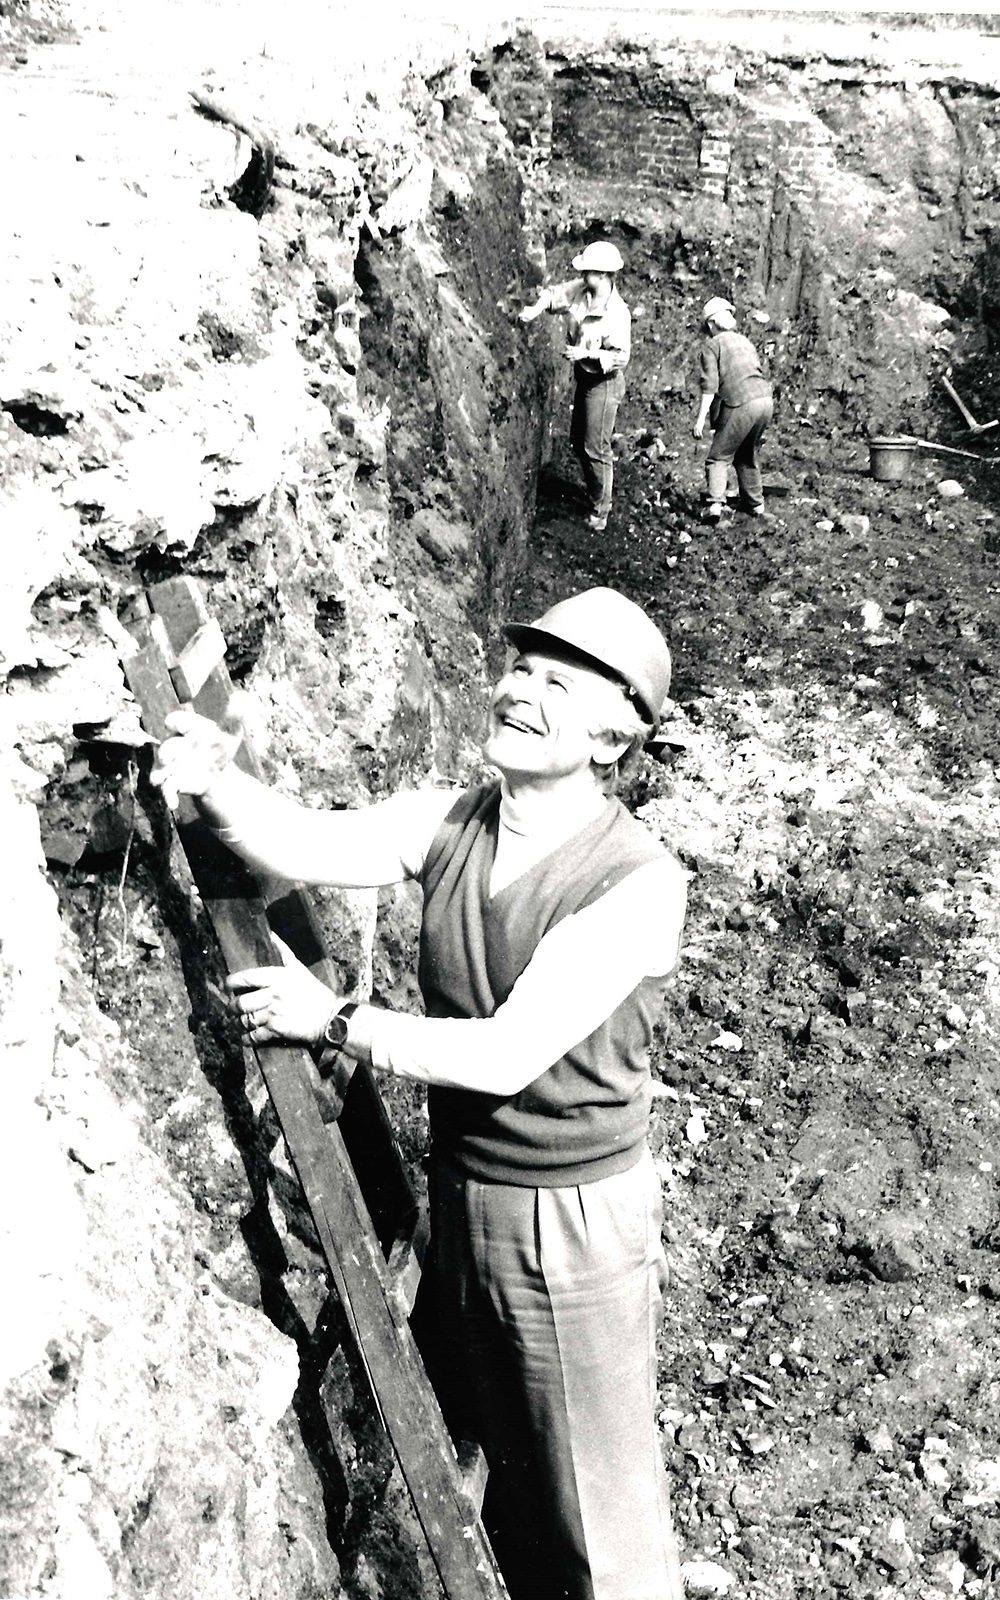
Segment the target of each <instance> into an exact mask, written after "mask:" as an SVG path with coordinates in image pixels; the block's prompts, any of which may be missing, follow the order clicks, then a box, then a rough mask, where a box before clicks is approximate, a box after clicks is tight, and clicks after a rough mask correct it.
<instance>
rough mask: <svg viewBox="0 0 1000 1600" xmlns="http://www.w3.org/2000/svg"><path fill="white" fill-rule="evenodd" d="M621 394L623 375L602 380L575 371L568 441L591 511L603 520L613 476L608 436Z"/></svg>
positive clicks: (622, 392)
mask: <svg viewBox="0 0 1000 1600" xmlns="http://www.w3.org/2000/svg"><path fill="white" fill-rule="evenodd" d="M624 394H625V374H624V373H623V372H612V373H609V374H608V376H607V377H604V378H595V377H592V376H591V375H590V374H588V373H585V372H584V373H581V372H577V375H576V392H575V393H574V396H573V416H572V419H571V421H570V427H569V442H570V444H571V445H572V446H573V453H574V454H575V456H576V459H577V460H578V461H579V463H580V468H581V471H582V472H583V481H584V483H585V484H586V486H587V496H588V498H589V500H590V509H591V511H592V512H593V513H594V515H595V516H598V517H606V516H607V514H608V512H609V511H610V510H611V492H612V489H613V488H614V477H615V459H614V456H613V454H612V451H611V436H612V434H613V433H614V429H615V418H616V417H617V415H618V407H619V406H620V405H621V402H622V398H623V396H624Z"/></svg>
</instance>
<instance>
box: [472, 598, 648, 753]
mask: <svg viewBox="0 0 1000 1600" xmlns="http://www.w3.org/2000/svg"><path fill="white" fill-rule="evenodd" d="M504 633H505V634H506V635H507V638H508V639H509V640H510V642H511V644H513V645H514V646H515V647H516V648H517V649H518V650H537V651H539V652H540V653H541V654H542V655H544V654H545V653H546V651H551V650H552V648H553V646H555V647H556V648H557V649H558V650H559V651H560V652H562V653H564V654H565V653H566V652H568V653H569V655H570V657H571V658H572V659H573V660H577V661H579V662H581V664H582V665H583V666H587V667H590V668H591V669H592V670H593V671H595V672H599V673H601V675H602V676H603V677H605V678H611V679H612V680H613V681H614V682H616V683H620V684H621V685H622V687H623V688H624V689H625V691H626V693H627V694H628V695H629V698H630V699H632V700H633V701H634V702H635V704H636V705H637V707H638V709H639V711H640V712H641V714H642V717H643V719H644V720H645V721H646V722H651V723H652V724H653V726H654V727H656V726H658V725H659V721H660V712H661V710H662V708H663V703H664V701H665V700H666V698H667V691H668V690H669V688H670V649H669V646H668V645H667V641H666V639H664V637H663V635H662V633H661V632H660V630H659V628H658V627H657V626H656V623H655V622H654V621H653V620H652V618H651V617H648V616H647V615H646V613H645V611H643V609H642V607H641V606H637V605H636V603H635V601H634V600H630V599H629V598H628V596H627V595H624V594H619V593H618V590H617V589H584V590H583V592H582V593H581V594H573V595H570V597H569V599H568V600H559V601H557V602H556V604H555V605H554V606H550V607H549V609H548V611H546V612H545V614H544V615H543V616H541V617H539V618H538V619H537V621H535V622H528V623H523V622H514V623H511V624H510V625H509V626H508V627H506V628H505V629H504Z"/></svg>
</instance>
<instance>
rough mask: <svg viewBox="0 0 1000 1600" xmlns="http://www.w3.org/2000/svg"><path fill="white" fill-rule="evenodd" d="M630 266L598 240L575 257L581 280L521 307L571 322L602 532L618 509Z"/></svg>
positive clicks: (574, 437) (576, 404) (591, 521)
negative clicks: (622, 281)
mask: <svg viewBox="0 0 1000 1600" xmlns="http://www.w3.org/2000/svg"><path fill="white" fill-rule="evenodd" d="M624 265H625V263H624V261H623V260H622V258H621V255H620V253H619V251H618V249H617V247H616V246H615V245H613V244H611V243H610V242H609V241H608V240H607V239H599V240H596V241H595V242H594V243H593V244H588V246H587V248H586V249H585V250H584V251H582V252H581V254H580V255H578V256H575V257H574V259H573V266H574V268H575V269H576V271H577V272H578V273H579V274H580V276H579V277H578V278H571V279H569V280H568V282H566V283H557V284H552V285H550V286H549V287H547V288H543V289H541V290H539V293H538V297H537V299H536V300H535V301H534V304H532V305H530V306H525V307H524V309H523V310H522V311H521V312H520V319H521V321H522V322H533V321H534V320H535V318H536V317H539V316H541V314H542V312H543V311H553V312H559V313H561V314H562V315H564V316H565V317H566V319H567V344H566V346H565V348H564V351H563V354H564V355H565V357H566V359H567V360H568V361H572V363H573V376H574V379H575V385H576V386H575V389H574V394H573V416H572V420H571V422H570V433H569V437H570V444H571V445H572V447H573V451H574V454H575V455H576V458H577V460H578V461H579V463H580V467H581V469H582V471H583V479H584V483H585V485H586V488H587V495H588V498H589V502H590V511H589V515H588V517H587V522H588V526H590V527H591V528H593V529H594V530H595V532H598V533H601V532H603V530H604V529H605V528H606V527H607V525H608V515H609V513H610V511H611V494H612V489H613V487H614V457H613V455H612V452H611V436H612V434H613V432H614V426H615V418H616V416H617V414H618V407H619V405H620V404H621V401H622V397H623V395H624V393H625V368H626V366H627V365H628V360H629V356H630V355H631V352H632V316H631V313H630V311H629V309H628V306H627V305H626V304H625V302H624V300H623V299H622V297H621V295H620V294H619V293H618V290H617V287H616V275H617V274H618V273H619V272H620V271H621V269H622V267H623V266H624Z"/></svg>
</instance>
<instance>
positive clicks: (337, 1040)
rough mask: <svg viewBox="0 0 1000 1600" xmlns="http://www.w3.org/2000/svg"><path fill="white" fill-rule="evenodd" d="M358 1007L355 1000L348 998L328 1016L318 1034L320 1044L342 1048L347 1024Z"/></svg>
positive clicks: (335, 1048)
mask: <svg viewBox="0 0 1000 1600" xmlns="http://www.w3.org/2000/svg"><path fill="white" fill-rule="evenodd" d="M357 1009H358V1002H357V1001H356V1000H348V1001H347V1003H346V1005H342V1006H341V1007H340V1010H339V1011H335V1012H334V1013H333V1015H332V1016H331V1017H330V1018H329V1020H328V1022H327V1024H326V1027H325V1028H324V1029H323V1032H322V1034H321V1035H320V1044H322V1045H323V1046H325V1047H326V1048H327V1049H329V1050H343V1048H344V1045H345V1044H346V1043H347V1025H348V1023H349V1022H350V1020H351V1018H352V1017H353V1015H354V1013H355V1011H357Z"/></svg>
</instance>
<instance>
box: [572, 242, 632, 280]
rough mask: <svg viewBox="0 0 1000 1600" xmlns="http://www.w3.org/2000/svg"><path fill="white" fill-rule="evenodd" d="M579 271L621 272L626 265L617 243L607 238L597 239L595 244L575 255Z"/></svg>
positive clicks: (574, 261)
mask: <svg viewBox="0 0 1000 1600" xmlns="http://www.w3.org/2000/svg"><path fill="white" fill-rule="evenodd" d="M573 265H574V267H575V268H576V270H577V272H621V270H622V267H623V266H624V265H625V263H624V261H623V260H622V258H621V255H620V254H619V252H618V249H617V247H616V246H615V245H613V244H611V243H610V241H609V240H607V239H595V241H594V243H593V244H588V246H587V248H586V249H585V250H583V251H581V253H580V254H579V255H578V256H574V257H573Z"/></svg>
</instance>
